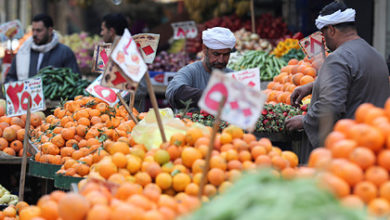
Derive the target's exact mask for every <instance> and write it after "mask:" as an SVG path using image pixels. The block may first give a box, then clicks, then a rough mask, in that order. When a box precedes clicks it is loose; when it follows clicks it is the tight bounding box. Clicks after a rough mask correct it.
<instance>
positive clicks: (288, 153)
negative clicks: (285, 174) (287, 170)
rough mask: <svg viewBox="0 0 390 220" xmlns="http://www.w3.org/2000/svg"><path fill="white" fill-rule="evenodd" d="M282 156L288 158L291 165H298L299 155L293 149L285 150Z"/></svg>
mask: <svg viewBox="0 0 390 220" xmlns="http://www.w3.org/2000/svg"><path fill="white" fill-rule="evenodd" d="M281 156H282V158H283V159H285V160H287V161H288V163H289V166H290V167H296V166H298V163H299V161H298V156H297V155H296V154H295V153H294V152H292V151H283V152H282V154H281Z"/></svg>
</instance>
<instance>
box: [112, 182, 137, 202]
mask: <svg viewBox="0 0 390 220" xmlns="http://www.w3.org/2000/svg"><path fill="white" fill-rule="evenodd" d="M135 194H142V186H141V185H139V184H134V183H123V184H121V185H120V186H119V187H118V189H117V191H116V193H115V198H118V199H120V200H123V201H125V200H127V199H128V198H129V197H130V196H132V195H135Z"/></svg>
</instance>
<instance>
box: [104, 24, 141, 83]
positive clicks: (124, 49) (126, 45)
mask: <svg viewBox="0 0 390 220" xmlns="http://www.w3.org/2000/svg"><path fill="white" fill-rule="evenodd" d="M110 57H111V59H112V60H113V61H114V62H115V63H116V64H118V65H119V67H120V68H121V69H122V70H123V73H124V74H125V75H127V76H128V77H129V78H130V79H132V80H133V81H135V82H139V81H140V80H141V79H142V77H143V76H144V74H145V72H146V70H147V66H146V64H145V62H144V60H143V58H142V56H141V55H140V53H139V52H138V49H137V44H136V43H135V41H134V39H133V38H132V37H131V34H130V32H129V30H127V29H125V32H124V34H123V36H122V37H121V39H120V40H119V42H118V44H117V45H116V46H115V48H114V49H113V51H112V53H111V56H110Z"/></svg>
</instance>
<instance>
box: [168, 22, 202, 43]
mask: <svg viewBox="0 0 390 220" xmlns="http://www.w3.org/2000/svg"><path fill="white" fill-rule="evenodd" d="M171 26H172V28H173V39H175V40H177V39H183V38H195V37H196V36H198V28H197V27H196V23H195V21H183V22H176V23H172V24H171Z"/></svg>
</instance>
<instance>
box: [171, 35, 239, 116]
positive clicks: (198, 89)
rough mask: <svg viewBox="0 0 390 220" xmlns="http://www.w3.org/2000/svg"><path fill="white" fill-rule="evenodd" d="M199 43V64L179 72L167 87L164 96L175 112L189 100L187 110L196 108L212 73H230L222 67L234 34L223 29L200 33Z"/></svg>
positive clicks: (227, 59)
mask: <svg viewBox="0 0 390 220" xmlns="http://www.w3.org/2000/svg"><path fill="white" fill-rule="evenodd" d="M202 40H203V47H202V50H203V54H204V58H203V60H202V61H198V62H194V63H192V64H189V65H187V66H185V67H183V68H181V69H180V70H179V71H178V72H177V74H176V75H175V76H174V78H173V79H172V81H171V82H170V83H169V85H168V87H167V90H166V93H165V96H166V98H167V99H168V101H169V104H170V105H171V106H172V107H173V108H175V109H180V108H184V107H185V105H184V104H183V102H186V101H188V100H190V99H191V104H190V107H195V108H196V107H197V103H198V101H199V99H200V97H201V96H202V92H203V90H204V89H205V88H206V86H207V83H208V81H209V79H210V75H211V72H212V70H213V69H221V70H222V71H224V72H232V70H230V69H227V68H226V65H227V64H228V61H229V57H230V52H231V51H232V49H233V48H234V46H235V44H236V38H235V37H234V34H233V33H232V32H231V31H230V30H229V29H227V28H222V27H214V28H210V29H207V30H205V31H203V33H202Z"/></svg>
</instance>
